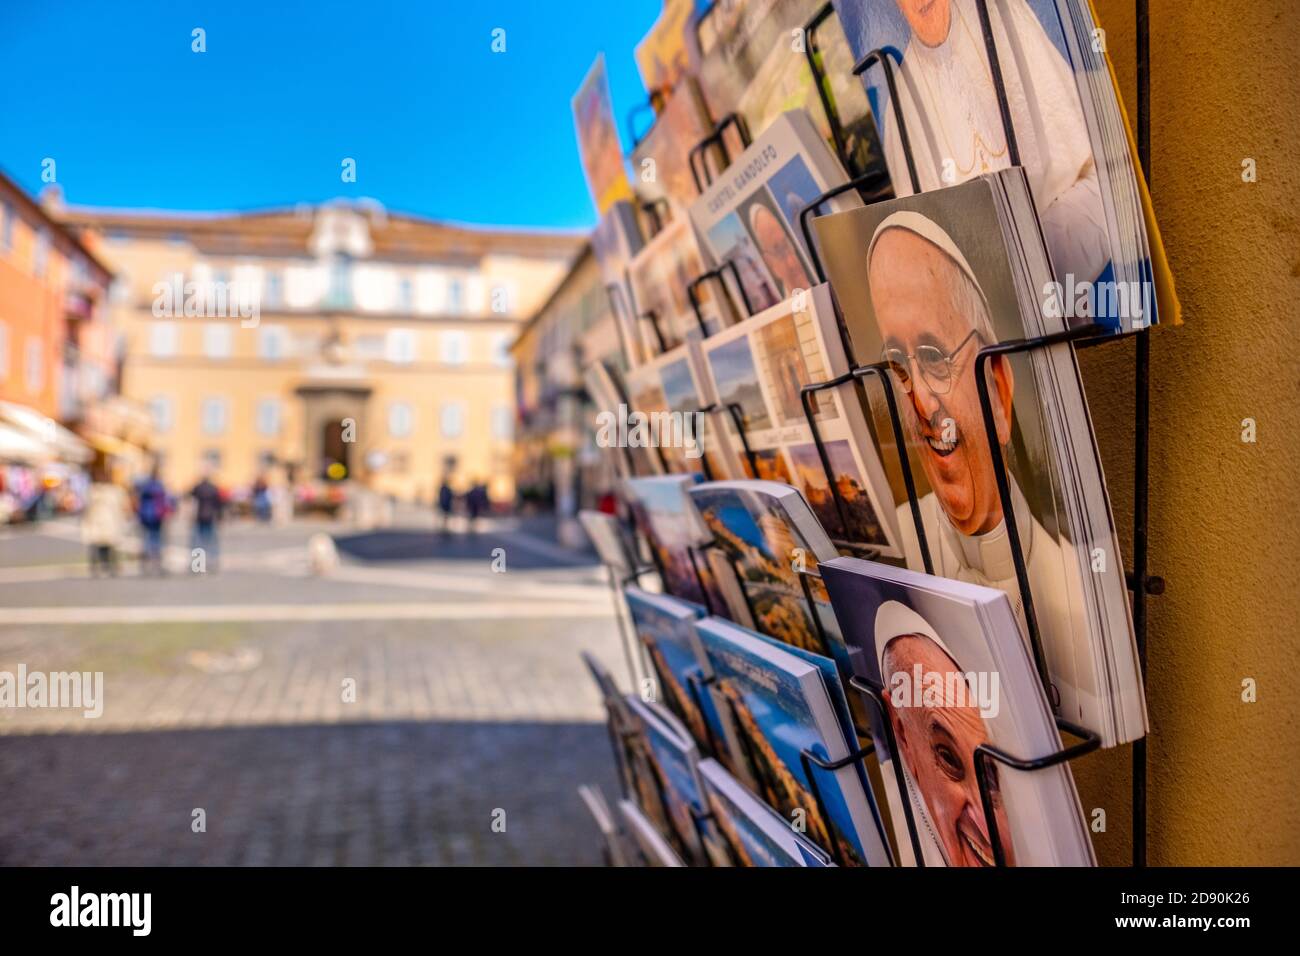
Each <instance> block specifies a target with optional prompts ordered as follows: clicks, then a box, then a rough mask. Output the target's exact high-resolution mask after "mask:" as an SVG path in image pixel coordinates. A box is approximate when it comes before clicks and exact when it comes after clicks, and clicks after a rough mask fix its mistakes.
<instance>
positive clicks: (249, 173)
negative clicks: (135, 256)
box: [0, 0, 661, 228]
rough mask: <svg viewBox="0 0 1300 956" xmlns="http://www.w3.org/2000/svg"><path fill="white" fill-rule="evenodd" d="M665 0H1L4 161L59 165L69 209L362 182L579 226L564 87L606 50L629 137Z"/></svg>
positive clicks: (576, 169)
mask: <svg viewBox="0 0 1300 956" xmlns="http://www.w3.org/2000/svg"><path fill="white" fill-rule="evenodd" d="M660 6H661V4H660V0H604V2H599V0H574V2H565V3H543V2H539V0H510V2H479V0H474V2H465V0H461V2H454V3H453V2H445V0H421V2H414V0H409V2H403V3H398V2H389V0H370V2H357V0H350V2H338V0H320V2H312V3H307V2H294V0H274V2H268V0H260V2H248V0H224V2H206V3H200V2H187V0H130V2H127V3H110V2H105V0H93V2H92V0H78V2H60V0H44V2H39V3H25V2H18V0H3V2H0V63H3V64H4V73H5V79H4V82H3V83H2V84H0V168H3V169H4V170H5V172H6V173H8V174H9V175H10V176H11V177H13V178H14V179H16V180H17V181H18V182H19V183H20V184H21V185H22V186H23V187H24V188H25V189H27V190H28V191H29V192H31V193H32V194H36V193H37V192H39V190H40V189H41V187H42V185H43V184H42V182H41V162H42V160H43V159H45V158H47V157H49V158H52V159H54V160H55V162H56V164H57V165H56V172H57V178H58V182H59V183H60V185H61V186H62V187H63V191H64V195H65V198H66V200H67V202H69V203H74V204H79V205H101V206H139V207H150V208H162V209H252V208H258V207H264V206H277V205H288V204H292V203H294V202H300V201H307V202H318V201H321V200H325V199H330V198H333V197H336V196H353V197H356V196H371V197H374V198H376V199H378V200H379V201H380V202H382V203H383V204H384V205H386V206H387V207H389V208H390V209H395V210H402V211H409V212H415V213H420V214H424V215H428V216H432V217H435V218H439V219H448V220H452V221H460V222H473V223H495V224H503V225H514V224H517V225H529V226H557V227H565V228H572V227H582V226H590V225H592V224H594V222H595V211H594V209H593V207H592V204H591V199H590V196H589V194H588V192H587V187H586V182H585V181H584V179H583V174H582V166H581V163H580V162H579V160H578V152H577V143H576V139H575V136H574V130H573V114H572V110H571V107H570V98H571V97H572V95H573V93H574V91H575V90H576V89H577V88H578V85H579V84H580V83H581V82H582V78H583V76H584V75H585V74H586V71H587V69H588V67H589V66H590V65H591V62H592V60H593V59H594V58H595V56H596V54H597V52H599V51H602V50H603V51H604V52H605V59H606V66H607V70H608V73H609V78H610V85H611V88H612V92H613V100H614V111H615V116H616V119H617V120H618V124H619V129H620V132H621V133H622V135H623V136H624V137H626V135H627V134H626V131H625V127H626V123H625V117H626V114H627V112H628V110H629V109H630V108H631V107H632V106H634V105H635V104H637V103H638V102H641V101H643V100H644V99H645V90H644V87H643V86H642V84H641V79H640V76H639V75H638V73H637V69H636V63H635V60H634V58H633V50H634V48H635V46H636V44H637V42H638V41H639V40H640V39H641V37H642V36H643V35H644V34H645V32H646V31H647V30H648V29H649V28H650V27H651V25H652V24H653V23H654V21H655V19H656V18H657V17H658V15H659V10H660ZM195 27H202V28H204V29H205V30H206V31H207V52H206V53H203V54H196V53H193V52H191V50H190V45H191V30H192V29H193V28H195ZM495 27H502V28H504V29H505V30H506V52H505V53H504V54H494V53H492V52H491V50H490V43H491V32H492V30H493V28H495ZM628 145H630V144H628V143H626V142H625V143H624V148H627V147H628ZM344 157H352V158H354V159H355V160H356V162H357V182H356V183H354V184H348V183H343V182H342V181H341V180H340V175H339V174H340V169H341V165H340V164H341V163H342V160H343V159H344Z"/></svg>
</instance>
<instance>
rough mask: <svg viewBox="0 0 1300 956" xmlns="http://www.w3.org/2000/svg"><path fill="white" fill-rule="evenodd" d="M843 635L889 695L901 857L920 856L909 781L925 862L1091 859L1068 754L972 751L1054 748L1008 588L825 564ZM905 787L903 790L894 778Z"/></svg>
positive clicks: (866, 564)
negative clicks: (982, 753)
mask: <svg viewBox="0 0 1300 956" xmlns="http://www.w3.org/2000/svg"><path fill="white" fill-rule="evenodd" d="M821 571H822V576H823V577H824V578H825V579H826V586H827V588H828V589H829V590H830V594H831V600H832V601H833V602H834V604H835V608H836V611H837V613H838V614H839V617H840V621H841V624H842V625H843V628H844V636H845V639H846V640H847V641H849V642H850V643H851V644H852V645H853V646H855V647H857V648H860V649H861V651H862V658H861V659H862V661H863V664H864V667H865V676H866V677H867V678H868V680H869V681H871V682H872V683H874V684H875V685H876V686H877V687H880V688H882V691H883V694H884V696H885V702H884V710H885V711H886V716H887V719H888V728H889V729H888V731H887V730H886V728H885V726H884V724H883V723H882V722H881V720H880V711H879V710H877V711H876V712H875V713H876V714H877V721H876V724H877V728H876V734H875V741H876V754H877V757H878V759H879V760H880V765H881V776H882V778H883V780H884V783H885V787H886V790H887V791H889V794H890V801H889V802H890V816H891V818H892V820H893V823H894V827H895V832H896V836H897V843H898V845H899V847H900V851H901V852H902V855H903V857H904V859H905V860H907V861H911V860H914V859H915V856H914V852H913V851H912V848H911V839H910V834H909V832H908V830H907V825H906V815H905V813H904V810H903V802H902V801H903V797H902V796H901V791H902V790H906V794H907V800H908V802H909V804H910V808H911V813H912V818H913V820H914V823H915V826H916V830H917V835H918V838H919V842H920V846H921V853H922V856H923V859H924V861H925V864H926V865H927V866H992V865H994V863H995V854H994V851H993V839H994V833H993V830H994V828H996V838H997V840H998V841H999V842H1000V844H1001V846H1002V848H1003V850H1004V853H1005V860H1006V863H1007V864H1008V865H1012V866H1090V865H1093V863H1094V862H1095V861H1094V858H1093V853H1092V843H1091V840H1090V839H1089V834H1088V827H1087V823H1086V821H1085V818H1084V814H1083V808H1082V807H1081V806H1080V804H1079V797H1078V795H1077V794H1076V793H1075V789H1074V783H1073V779H1072V777H1071V775H1070V769H1069V766H1068V765H1067V764H1058V765H1056V766H1052V767H1046V768H1043V769H1041V770H1035V771H1033V772H1027V771H1018V770H1015V769H1012V768H1010V767H1007V766H1006V765H1004V764H1001V763H998V762H997V761H991V762H988V763H987V767H988V771H987V772H988V778H987V779H988V790H987V792H988V795H989V801H988V805H989V806H991V807H992V808H993V811H992V816H993V819H992V820H990V819H989V817H988V815H987V814H986V811H985V806H986V802H985V800H984V794H983V792H982V791H981V789H980V785H979V777H978V773H977V769H976V751H977V748H979V747H981V746H983V747H996V748H998V749H999V750H1002V751H1005V752H1007V753H1010V754H1014V755H1016V756H1018V757H1023V758H1025V759H1031V758H1034V757H1038V756H1046V755H1048V754H1052V753H1055V752H1056V751H1058V750H1060V749H1061V740H1060V735H1059V733H1058V731H1057V729H1056V723H1055V720H1054V718H1053V716H1052V709H1051V706H1050V704H1049V703H1048V700H1047V697H1046V694H1045V693H1044V690H1043V686H1042V683H1041V682H1040V681H1039V678H1038V673H1037V670H1036V669H1035V667H1034V662H1033V659H1032V658H1031V657H1030V655H1029V653H1028V652H1027V650H1026V648H1025V646H1024V643H1023V641H1022V639H1021V636H1020V629H1019V626H1018V625H1017V622H1016V616H1015V613H1014V611H1013V610H1012V607H1011V603H1010V601H1009V600H1008V598H1007V596H1006V594H1005V593H1004V592H1002V591H999V590H996V589H994V588H987V587H982V586H979V585H975V584H969V583H966V582H961V581H950V580H946V579H943V578H936V577H932V576H930V575H927V574H918V573H916V572H914V571H908V570H906V569H903V568H893V567H889V566H888V565H883V564H880V563H877V562H871V561H863V560H861V559H858V558H836V559H835V560H833V561H826V562H823V563H822V566H821ZM900 777H901V779H902V781H903V784H902V787H900V786H899V783H898V781H899V778H900Z"/></svg>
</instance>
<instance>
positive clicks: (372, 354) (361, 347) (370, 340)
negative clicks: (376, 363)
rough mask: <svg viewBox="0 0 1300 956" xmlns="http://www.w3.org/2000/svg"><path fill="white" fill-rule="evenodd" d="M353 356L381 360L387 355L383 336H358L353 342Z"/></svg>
mask: <svg viewBox="0 0 1300 956" xmlns="http://www.w3.org/2000/svg"><path fill="white" fill-rule="evenodd" d="M352 354H353V355H355V356H356V357H357V358H359V359H381V358H383V357H384V354H385V346H384V337H383V336H382V335H358V336H357V337H356V338H355V339H353V340H352Z"/></svg>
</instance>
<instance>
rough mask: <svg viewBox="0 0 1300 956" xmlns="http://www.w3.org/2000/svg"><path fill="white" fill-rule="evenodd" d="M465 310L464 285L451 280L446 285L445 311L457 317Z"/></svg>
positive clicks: (457, 280) (456, 280) (458, 281)
mask: <svg viewBox="0 0 1300 956" xmlns="http://www.w3.org/2000/svg"><path fill="white" fill-rule="evenodd" d="M464 309H465V283H463V282H461V281H460V280H459V279H452V280H450V281H449V282H448V283H447V311H448V312H450V313H451V314H452V315H458V314H459V313H461V312H463V311H464Z"/></svg>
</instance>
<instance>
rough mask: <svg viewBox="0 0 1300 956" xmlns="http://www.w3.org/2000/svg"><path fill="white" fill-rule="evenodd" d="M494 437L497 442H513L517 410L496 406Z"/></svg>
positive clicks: (493, 425)
mask: <svg viewBox="0 0 1300 956" xmlns="http://www.w3.org/2000/svg"><path fill="white" fill-rule="evenodd" d="M492 437H493V438H495V439H496V440H497V441H511V440H513V439H514V437H515V410H514V409H513V408H511V407H510V406H509V405H496V406H494V407H493V409H492Z"/></svg>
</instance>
